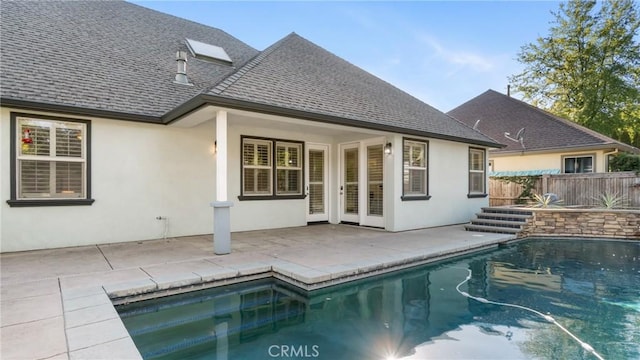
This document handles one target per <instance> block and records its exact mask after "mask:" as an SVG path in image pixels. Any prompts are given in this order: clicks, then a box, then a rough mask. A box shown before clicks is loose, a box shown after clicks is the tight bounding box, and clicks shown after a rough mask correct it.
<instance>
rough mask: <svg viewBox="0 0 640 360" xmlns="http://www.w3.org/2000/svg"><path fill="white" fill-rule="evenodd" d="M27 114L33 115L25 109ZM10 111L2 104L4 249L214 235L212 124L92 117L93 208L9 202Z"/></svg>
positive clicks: (0, 170) (1, 225)
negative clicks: (183, 124) (175, 124)
mask: <svg viewBox="0 0 640 360" xmlns="http://www.w3.org/2000/svg"><path fill="white" fill-rule="evenodd" d="M22 112H24V113H36V112H32V111H29V112H26V111H22ZM9 114H10V110H9V109H6V108H2V109H1V112H0V116H1V119H2V123H1V124H2V125H1V128H2V130H0V134H2V137H1V142H0V143H1V146H2V158H3V160H2V163H0V165H1V167H0V178H1V179H2V183H1V185H2V187H1V188H0V189H1V195H2V202H1V203H0V208H1V210H0V211H2V213H1V217H0V228H1V229H2V244H1V251H2V252H6V251H18V250H30V249H42V248H55V247H65V246H76V245H90V244H100V243H115V242H125V241H135V240H145V239H157V238H162V237H163V235H164V229H165V224H164V221H163V220H157V219H156V217H158V216H162V217H166V218H168V227H167V230H168V231H167V236H170V237H172V236H183V235H194V234H207V233H211V232H212V227H213V210H212V208H211V207H210V206H209V203H210V202H211V201H212V200H213V197H214V194H215V186H214V185H215V184H214V174H215V172H214V169H215V168H214V166H215V157H214V156H213V154H212V152H211V149H212V146H213V139H214V135H215V133H214V131H215V127H214V124H213V123H212V122H207V123H204V124H202V125H200V126H197V127H194V128H186V129H178V128H170V127H167V126H161V125H154V124H141V123H133V122H127V121H117V120H107V119H99V118H87V117H75V116H65V115H61V114H50V113H42V114H45V115H54V116H61V117H67V118H82V119H87V120H91V125H92V131H91V135H92V143H91V151H92V156H91V157H92V159H91V161H92V162H91V166H92V174H91V175H92V176H91V187H92V198H93V199H95V202H94V203H93V204H92V205H91V206H46V207H13V208H11V207H9V205H8V204H7V203H6V200H8V199H9V198H10V185H9V179H10V167H9V163H10V160H9V151H8V150H9V124H10V121H9Z"/></svg>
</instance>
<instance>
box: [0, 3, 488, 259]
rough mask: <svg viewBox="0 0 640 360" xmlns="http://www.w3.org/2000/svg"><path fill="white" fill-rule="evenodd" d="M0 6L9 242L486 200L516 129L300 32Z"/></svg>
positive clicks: (71, 7)
mask: <svg viewBox="0 0 640 360" xmlns="http://www.w3.org/2000/svg"><path fill="white" fill-rule="evenodd" d="M0 6H1V8H0V14H1V16H2V19H1V20H2V21H1V29H0V30H1V32H0V35H1V39H0V40H1V43H2V47H1V59H0V60H1V61H0V67H1V78H0V82H1V98H0V101H1V108H0V117H1V120H2V122H1V126H0V149H1V152H0V153H1V156H0V190H1V192H0V193H1V195H2V199H3V201H2V204H1V206H0V242H1V244H2V247H1V251H3V252H7V251H19V250H29V249H41V248H55V247H63V246H75V245H90V244H99V243H113V242H124V241H134V240H145V239H154V238H161V237H163V236H171V237H175V236H185V235H195V234H211V233H212V232H213V233H214V234H215V237H216V243H217V242H218V239H219V237H220V239H222V237H223V235H224V233H225V232H226V233H228V232H229V231H245V230H256V229H268V228H283V227H293V226H303V225H306V224H307V223H310V222H323V221H324V222H331V223H339V222H348V223H355V224H360V225H363V226H373V227H379V228H384V229H386V230H388V231H402V230H409V229H416V228H424V227H431V226H441V225H449V224H457V223H465V222H467V221H469V219H470V218H471V217H472V215H473V214H474V213H475V212H477V211H478V210H479V209H480V208H481V207H482V206H486V205H487V204H488V198H487V195H486V180H487V173H486V166H485V164H486V159H487V151H488V150H489V149H490V148H494V147H499V146H501V145H500V144H498V143H496V142H495V141H494V140H492V139H490V138H488V137H486V136H485V135H483V134H481V133H480V132H478V131H475V130H473V129H472V128H471V127H469V126H467V125H465V124H463V123H461V122H459V121H457V120H455V119H453V118H451V117H449V116H448V115H446V114H444V113H442V112H440V111H438V110H436V109H434V108H433V107H431V106H429V105H427V104H425V103H423V102H421V101H419V100H417V99H416V98H414V97H412V96H410V95H409V94H407V93H405V92H403V91H401V90H399V89H397V88H396V87H394V86H392V85H390V84H389V83H387V82H385V81H383V80H380V79H378V78H376V77H374V76H373V75H371V74H369V73H367V72H365V71H364V70H362V69H360V68H358V67H356V66H354V65H352V64H350V63H348V62H347V61H345V60H343V59H341V58H339V57H337V56H335V55H333V54H331V53H330V52H328V51H327V50H325V49H323V48H321V47H319V46H317V45H315V44H313V43H311V42H310V41H308V40H305V39H304V38H302V37H300V36H298V35H296V34H295V33H292V34H290V35H288V36H286V37H284V38H283V39H281V40H280V41H278V42H276V43H275V44H273V45H271V46H270V47H268V48H267V49H265V50H264V51H258V50H256V49H253V48H252V47H250V46H248V45H247V44H245V43H243V42H241V41H240V40H238V39H236V38H234V37H233V36H231V35H229V34H227V33H225V32H223V31H221V30H218V29H215V28H211V27H208V26H204V25H201V24H197V23H194V22H191V21H187V20H184V19H180V18H177V17H174V16H169V15H166V14H162V13H159V12H156V11H152V10H149V9H146V8H143V7H140V6H137V5H133V4H129V3H126V2H115V1H105V2H76V1H65V2H26V1H25V2H23V1H20V2H9V1H2V2H1V3H0ZM237 16H242V14H237ZM185 59H186V62H185V61H184V60H185ZM212 201H213V203H212ZM211 205H213V207H214V209H212V208H211ZM214 211H215V214H216V215H215V221H214V216H213V214H214ZM222 253H224V251H223V252H222Z"/></svg>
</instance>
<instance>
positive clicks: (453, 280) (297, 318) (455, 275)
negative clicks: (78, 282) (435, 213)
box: [117, 239, 640, 360]
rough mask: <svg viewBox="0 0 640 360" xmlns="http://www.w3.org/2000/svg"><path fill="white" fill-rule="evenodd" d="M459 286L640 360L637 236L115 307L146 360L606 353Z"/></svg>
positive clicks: (610, 353) (546, 243) (612, 354)
mask: <svg viewBox="0 0 640 360" xmlns="http://www.w3.org/2000/svg"><path fill="white" fill-rule="evenodd" d="M469 270H470V271H471V276H470V278H469V280H468V281H465V279H466V278H467V276H468V274H469ZM461 282H462V285H460V284H461ZM458 285H460V291H461V292H463V293H468V294H469V295H470V296H475V297H480V298H483V299H487V300H491V301H496V302H502V303H508V304H514V305H517V306H522V307H527V308H531V309H534V310H536V311H539V312H541V313H543V314H550V315H551V316H552V317H553V318H554V319H555V320H556V321H557V322H558V323H559V324H561V325H562V326H564V327H565V328H567V329H568V330H569V331H570V332H571V333H573V334H574V335H575V336H577V337H578V338H579V339H581V340H582V341H584V342H585V343H587V344H589V345H590V346H592V347H593V348H594V349H595V351H596V352H597V353H598V354H600V355H601V356H602V357H603V358H605V359H640V345H639V344H640V243H638V242H625V241H604V240H598V241H595V240H536V239H532V240H527V241H524V242H520V243H516V244H513V245H510V246H506V247H502V248H499V249H498V250H495V251H491V252H483V253H479V254H475V255H470V256H465V257H459V258H455V259H452V260H448V261H445V262H440V263H437V264H432V265H426V266H420V267H416V268H412V269H409V270H405V271H401V272H395V273H390V274H387V275H383V276H377V277H374V278H370V279H366V280H360V281H356V282H351V283H347V284H342V285H339V286H334V287H330V288H326V289H322V290H318V291H314V292H310V293H307V292H304V291H301V290H298V289H296V288H294V287H291V286H289V285H287V284H284V283H282V282H279V281H276V280H261V281H255V282H250V283H243V284H237V285H233V286H227V287H221V288H214V289H208V290H201V291H197V292H192V293H187V294H181V295H174V296H170V297H165V298H160V299H154V300H147V301H142V302H137V303H132V304H128V305H122V306H119V307H118V308H117V309H118V312H119V313H120V316H121V318H122V320H123V322H124V324H125V326H126V327H127V329H128V331H129V333H130V334H131V336H132V338H133V340H134V342H135V343H136V346H137V347H138V349H139V350H140V353H141V354H142V355H143V357H144V358H145V359H216V358H217V359H231V360H235V359H596V357H595V356H594V355H593V354H591V353H589V352H588V351H586V350H585V349H584V348H583V347H582V346H580V344H579V343H578V342H577V341H575V340H574V339H572V338H571V337H570V336H569V335H567V334H566V333H564V332H563V331H562V330H561V329H560V328H559V327H557V326H555V325H553V324H552V323H550V322H548V321H547V320H545V319H544V318H542V317H540V316H538V315H536V314H535V313H532V312H529V311H526V310H523V309H520V308H514V307H509V306H499V305H494V304H487V303H483V302H479V301H476V300H473V299H470V298H468V297H465V296H463V295H461V293H460V292H458V291H456V286H458Z"/></svg>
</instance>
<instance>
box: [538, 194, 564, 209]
mask: <svg viewBox="0 0 640 360" xmlns="http://www.w3.org/2000/svg"><path fill="white" fill-rule="evenodd" d="M533 200H534V201H535V202H536V203H535V204H534V205H533V207H538V208H549V207H561V206H562V205H561V204H562V203H563V200H560V199H556V198H555V197H554V196H552V195H551V194H544V195H539V194H533Z"/></svg>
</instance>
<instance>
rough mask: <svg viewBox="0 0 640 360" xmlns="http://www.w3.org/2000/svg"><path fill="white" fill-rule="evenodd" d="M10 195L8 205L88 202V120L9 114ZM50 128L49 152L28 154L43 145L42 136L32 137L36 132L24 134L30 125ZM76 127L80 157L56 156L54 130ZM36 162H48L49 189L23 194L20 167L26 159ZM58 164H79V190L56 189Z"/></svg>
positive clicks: (91, 201)
mask: <svg viewBox="0 0 640 360" xmlns="http://www.w3.org/2000/svg"><path fill="white" fill-rule="evenodd" d="M10 117H11V134H12V135H11V161H12V163H11V175H12V176H11V198H10V200H8V201H7V203H8V204H9V205H10V206H12V207H13V206H62V205H90V204H92V203H93V201H94V200H93V199H91V186H90V169H91V166H90V129H91V123H90V122H89V121H87V120H79V119H69V118H61V117H53V116H45V115H35V114H23V113H14V112H12V113H11V115H10ZM38 127H40V128H42V127H44V128H49V135H48V138H46V139H45V141H46V143H47V144H48V145H45V146H48V149H49V151H48V154H46V155H38V154H29V153H28V152H29V151H28V150H29V148H30V147H31V146H38V145H40V146H42V144H41V143H40V141H41V140H42V138H41V137H38V138H35V139H34V136H35V135H36V132H35V131H33V130H32V131H30V132H27V133H25V130H31V129H32V128H33V129H35V128H38ZM59 129H72V130H79V131H80V134H79V136H78V139H79V140H80V141H81V143H80V154H79V156H64V155H57V154H56V148H57V138H58V136H57V135H56V134H57V130H59ZM32 161H39V162H46V163H48V164H49V179H48V182H49V186H48V188H49V192H47V193H44V192H34V193H30V194H25V193H24V191H23V186H24V185H23V183H22V180H23V169H24V166H25V164H26V163H27V162H32ZM60 164H81V168H82V170H81V172H80V178H79V179H78V178H76V179H75V180H76V183H77V182H79V189H78V191H74V190H75V189H73V190H72V189H67V190H61V191H59V190H58V182H59V181H60V179H59V178H57V175H56V167H57V166H58V165H60Z"/></svg>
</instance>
